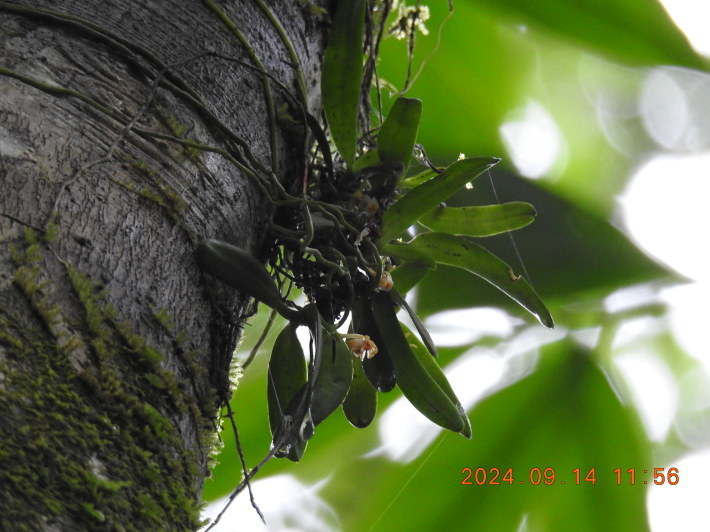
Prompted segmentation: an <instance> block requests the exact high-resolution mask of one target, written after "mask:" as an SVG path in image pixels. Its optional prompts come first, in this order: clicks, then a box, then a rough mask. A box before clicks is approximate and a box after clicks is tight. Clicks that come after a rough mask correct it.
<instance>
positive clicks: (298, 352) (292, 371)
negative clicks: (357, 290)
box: [267, 323, 308, 459]
mask: <svg viewBox="0 0 710 532" xmlns="http://www.w3.org/2000/svg"><path fill="white" fill-rule="evenodd" d="M307 378H308V376H307V370H306V360H305V358H304V356H303V349H302V348H301V344H300V342H299V341H298V337H297V336H296V326H294V325H293V324H290V323H289V324H288V325H286V327H284V329H283V330H282V331H281V332H280V333H279V335H278V337H277V338H276V342H275V343H274V348H273V350H272V351H271V359H270V360H269V371H268V381H267V399H268V403H269V425H270V426H271V434H272V435H274V438H275V439H276V438H277V437H278V434H279V431H280V430H281V429H282V428H283V427H282V420H283V416H284V414H286V413H287V412H289V407H291V408H293V406H294V404H295V401H296V400H297V399H298V397H299V396H300V394H302V393H303V391H304V389H305V388H304V387H305V385H306V380H307ZM296 421H300V420H296ZM287 443H289V444H292V445H291V448H289V449H284V451H285V452H284V453H283V454H282V456H288V458H290V459H294V458H295V455H294V456H293V457H292V455H293V453H294V452H295V451H296V447H297V446H298V442H287ZM304 443H305V442H304ZM301 451H302V450H301ZM299 458H300V456H299Z"/></svg>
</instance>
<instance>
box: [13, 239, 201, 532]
mask: <svg viewBox="0 0 710 532" xmlns="http://www.w3.org/2000/svg"><path fill="white" fill-rule="evenodd" d="M26 237H27V238H26V240H27V244H26V246H25V247H24V249H22V250H18V249H15V250H14V251H13V252H12V257H13V260H14V262H15V265H16V271H15V275H14V286H15V288H16V295H17V297H18V301H22V300H24V302H25V304H26V312H19V313H13V314H9V313H8V312H7V311H6V310H5V309H0V375H2V381H1V382H0V442H1V443H0V529H2V530H17V531H23V530H37V529H40V528H43V527H46V526H50V527H51V526H57V527H59V528H64V527H66V525H67V524H71V526H72V527H78V529H79V530H166V529H170V530H195V529H196V528H197V527H198V526H199V503H198V493H197V485H198V483H199V480H198V479H199V478H200V474H199V471H198V456H197V453H196V452H195V451H194V450H191V449H190V448H189V446H188V445H189V444H188V443H186V442H185V441H183V439H182V437H181V435H180V433H179V432H178V430H177V429H176V427H175V426H174V425H173V422H172V421H171V420H172V419H176V418H179V417H182V418H185V417H188V419H190V421H191V423H194V424H195V430H196V431H197V434H198V436H199V440H200V442H201V443H205V442H208V441H211V435H212V434H213V432H214V431H213V430H212V423H211V421H210V419H209V417H210V416H209V415H206V412H210V409H212V410H214V408H215V403H212V405H211V406H210V407H207V405H205V404H204V403H201V404H198V401H197V400H196V399H195V395H196V393H195V389H194V385H193V383H192V381H190V380H189V379H188V380H187V381H186V380H185V379H180V378H178V377H176V376H175V375H174V374H173V373H171V372H170V371H168V370H167V369H165V368H164V367H163V364H162V363H163V360H164V359H165V355H164V354H163V353H161V352H160V351H159V350H158V349H156V348H155V347H153V346H151V345H149V343H148V342H147V341H145V340H144V339H142V338H141V337H140V336H139V335H138V334H137V333H136V332H135V331H134V330H133V328H132V327H131V326H130V324H128V323H125V322H123V323H118V321H117V315H116V311H115V310H114V309H113V308H112V307H111V306H110V305H109V304H107V303H106V302H105V300H104V294H103V293H102V292H101V291H100V290H99V289H98V286H97V284H96V283H95V282H93V281H92V280H91V279H90V278H89V277H87V276H86V275H84V274H82V273H81V272H79V271H78V270H77V269H76V268H73V267H71V266H68V267H67V268H66V271H67V276H66V278H65V279H64V281H63V282H66V283H68V286H71V288H72V293H73V295H74V297H73V298H72V299H73V301H72V302H71V305H73V308H74V310H73V311H69V310H68V309H66V308H64V306H62V309H60V308H59V307H57V306H56V305H54V304H51V303H50V300H51V297H50V296H51V295H52V294H53V292H52V286H53V283H56V282H57V281H56V280H55V279H52V280H50V279H49V277H48V276H49V273H48V272H47V271H46V270H45V265H44V257H43V254H42V249H41V246H42V243H40V242H39V241H38V239H36V238H35V237H34V235H26ZM69 315H71V316H72V320H71V323H69V322H70V320H69V318H68V316H69ZM76 316H79V318H78V319H77V318H76ZM81 350H83V351H86V352H89V353H90V355H91V356H89V358H86V357H85V359H84V360H80V357H77V352H78V351H81ZM176 414H177V415H176ZM199 451H200V452H206V451H207V449H205V448H203V449H200V450H199ZM73 529H74V528H73Z"/></svg>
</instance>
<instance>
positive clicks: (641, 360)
mask: <svg viewBox="0 0 710 532" xmlns="http://www.w3.org/2000/svg"><path fill="white" fill-rule="evenodd" d="M614 365H615V366H616V367H617V368H618V370H619V372H620V373H621V375H622V376H623V378H624V381H625V383H626V385H627V386H628V388H629V390H630V393H631V398H632V399H633V401H634V403H635V405H636V407H637V409H638V411H639V413H640V416H641V421H642V423H643V425H644V428H645V429H646V434H647V435H648V437H649V439H650V440H652V441H657V442H661V441H663V440H664V439H665V438H666V436H667V435H668V431H669V430H670V428H671V425H672V423H673V420H674V418H675V415H676V412H677V411H678V385H677V383H676V382H675V379H674V378H673V375H672V373H671V371H670V369H669V368H668V366H666V365H665V364H664V363H663V362H662V361H661V360H660V359H659V358H658V357H657V356H656V355H655V354H653V353H652V352H649V351H648V350H646V349H638V350H631V349H629V350H627V351H626V352H623V353H621V354H620V355H618V356H617V357H616V358H615V359H614Z"/></svg>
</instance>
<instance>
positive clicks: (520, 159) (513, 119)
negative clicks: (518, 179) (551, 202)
mask: <svg viewBox="0 0 710 532" xmlns="http://www.w3.org/2000/svg"><path fill="white" fill-rule="evenodd" d="M500 135H501V137H502V139H503V142H504V143H505V146H506V148H507V149H508V153H509V154H510V157H511V158H512V159H513V164H515V166H516V168H517V169H518V172H519V173H520V174H521V175H523V176H526V177H530V178H533V179H537V178H539V177H542V176H544V175H545V174H546V173H547V172H549V170H550V169H551V168H552V166H553V164H554V163H555V162H556V161H557V160H558V158H559V155H560V152H561V149H562V136H561V135H560V130H559V128H558V127H557V124H556V123H555V121H554V120H553V118H552V116H551V115H550V113H548V112H547V110H546V109H545V108H544V107H542V106H541V105H540V104H539V103H537V102H534V101H531V102H530V103H529V104H528V105H527V106H526V107H525V108H524V109H519V110H517V111H514V112H513V113H511V114H510V115H509V117H508V120H507V121H506V122H505V123H504V124H503V125H502V126H501V127H500Z"/></svg>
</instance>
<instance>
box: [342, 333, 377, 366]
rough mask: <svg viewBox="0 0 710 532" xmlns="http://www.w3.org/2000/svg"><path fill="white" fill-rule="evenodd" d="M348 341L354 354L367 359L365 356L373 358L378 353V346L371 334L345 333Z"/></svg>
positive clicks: (361, 358)
mask: <svg viewBox="0 0 710 532" xmlns="http://www.w3.org/2000/svg"><path fill="white" fill-rule="evenodd" d="M343 336H344V337H345V338H347V340H346V343H347V344H348V348H349V349H350V351H351V352H352V354H353V355H355V356H356V357H359V358H360V360H365V357H367V358H372V357H374V356H375V355H376V354H377V346H376V345H375V342H373V341H372V340H371V339H370V337H369V336H367V335H363V334H345V335H343Z"/></svg>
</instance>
